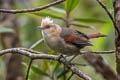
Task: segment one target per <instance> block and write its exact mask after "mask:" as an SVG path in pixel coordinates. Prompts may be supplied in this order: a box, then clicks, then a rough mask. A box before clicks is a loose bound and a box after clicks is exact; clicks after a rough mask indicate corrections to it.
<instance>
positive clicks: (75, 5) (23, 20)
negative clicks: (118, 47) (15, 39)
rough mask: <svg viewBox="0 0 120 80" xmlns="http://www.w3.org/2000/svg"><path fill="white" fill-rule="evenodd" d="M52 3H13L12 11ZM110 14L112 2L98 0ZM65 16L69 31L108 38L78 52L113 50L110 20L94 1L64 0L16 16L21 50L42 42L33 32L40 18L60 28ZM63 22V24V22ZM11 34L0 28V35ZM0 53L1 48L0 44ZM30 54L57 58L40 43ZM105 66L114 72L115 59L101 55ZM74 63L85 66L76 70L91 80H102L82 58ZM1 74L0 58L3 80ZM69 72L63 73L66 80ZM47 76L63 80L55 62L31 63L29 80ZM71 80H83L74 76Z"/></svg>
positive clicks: (25, 0) (29, 0)
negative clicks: (42, 53) (34, 51)
mask: <svg viewBox="0 0 120 80" xmlns="http://www.w3.org/2000/svg"><path fill="white" fill-rule="evenodd" d="M53 1H55V0H15V2H16V3H15V4H16V5H15V6H14V8H15V9H24V8H33V7H38V6H42V5H45V4H48V3H50V2H53ZM102 1H103V2H104V4H105V5H106V6H107V8H108V9H109V10H110V12H111V13H112V14H113V7H112V0H102ZM66 12H67V13H69V20H70V22H71V25H70V27H72V28H74V29H76V30H79V31H81V32H84V33H86V34H92V33H99V32H100V33H103V34H106V35H108V36H107V37H105V38H99V39H93V40H91V43H92V44H93V45H94V46H93V47H86V48H84V49H82V50H87V51H98V50H113V49H114V28H113V24H112V22H111V20H110V19H109V17H108V15H107V14H106V12H105V11H104V9H103V8H102V7H101V6H100V5H99V4H98V3H97V1H96V0H67V1H66V2H64V3H62V4H58V5H56V6H53V7H50V8H47V9H44V10H41V11H39V12H33V13H22V14H16V17H17V21H18V23H19V25H20V26H19V27H20V40H21V43H22V46H23V47H25V48H29V47H31V46H32V44H34V43H35V42H36V41H38V40H40V39H41V38H42V35H41V31H40V30H39V29H37V27H38V26H40V24H41V20H42V18H44V17H46V16H49V17H51V18H52V19H53V20H54V22H55V23H57V24H59V25H60V26H62V27H63V26H65V25H66V23H65V21H64V20H66V15H67V14H66ZM63 19H64V20H63ZM5 31H12V30H11V29H6V28H4V26H1V27H0V32H1V33H2V32H5ZM0 49H2V45H1V44H0ZM34 50H37V51H41V52H45V53H48V54H55V55H59V53H57V52H54V51H52V50H51V49H49V47H48V46H47V45H46V44H45V43H44V42H41V43H40V44H39V45H37V46H36V47H35V48H34ZM101 56H102V57H103V58H104V61H105V63H106V64H108V65H109V66H110V67H111V68H112V69H113V70H114V71H115V68H116V66H115V55H114V54H102V55H101ZM28 62H29V58H27V57H24V58H23V62H22V64H23V66H24V67H23V68H24V74H26V70H27V67H28ZM74 62H77V63H80V64H87V66H76V67H77V68H78V69H80V70H81V71H83V72H84V73H86V74H87V75H88V76H90V77H91V78H92V79H93V80H104V79H103V78H102V76H101V75H100V74H98V73H96V71H95V69H94V68H93V67H92V66H90V65H89V64H88V63H87V62H86V61H85V60H84V59H83V57H82V55H80V56H78V57H77V58H76V59H75V60H74ZM4 73H5V64H4V60H3V58H0V80H2V79H3V77H4ZM70 74H71V72H70V71H69V72H67V77H69V76H70ZM49 75H54V77H55V78H56V79H57V80H63V65H62V64H59V63H58V62H55V61H49V60H35V61H34V63H33V64H32V67H31V71H30V76H29V80H51V77H50V76H49ZM71 80H83V79H80V78H79V77H78V76H76V75H74V76H73V77H72V79H71Z"/></svg>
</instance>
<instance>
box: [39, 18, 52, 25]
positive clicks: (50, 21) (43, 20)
mask: <svg viewBox="0 0 120 80" xmlns="http://www.w3.org/2000/svg"><path fill="white" fill-rule="evenodd" d="M51 23H53V20H51V18H50V17H46V18H44V19H42V22H41V25H47V24H51Z"/></svg>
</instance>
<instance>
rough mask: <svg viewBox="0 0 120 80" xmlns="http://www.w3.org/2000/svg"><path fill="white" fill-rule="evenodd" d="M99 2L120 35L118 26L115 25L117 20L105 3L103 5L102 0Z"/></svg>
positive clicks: (98, 0)
mask: <svg viewBox="0 0 120 80" xmlns="http://www.w3.org/2000/svg"><path fill="white" fill-rule="evenodd" d="M97 2H98V3H99V4H100V5H101V7H102V8H103V9H104V10H105V12H106V13H107V14H108V16H109V17H110V19H111V20H112V22H113V24H114V27H115V29H116V31H117V32H118V33H119V29H118V28H117V26H116V23H115V20H114V18H113V16H112V14H111V13H110V11H109V10H108V8H107V7H106V6H105V5H104V3H102V1H101V0H97Z"/></svg>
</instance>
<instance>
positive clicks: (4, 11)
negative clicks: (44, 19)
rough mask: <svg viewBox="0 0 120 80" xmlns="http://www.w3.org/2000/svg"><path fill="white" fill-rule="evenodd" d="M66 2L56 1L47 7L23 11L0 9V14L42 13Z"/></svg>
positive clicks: (62, 0)
mask: <svg viewBox="0 0 120 80" xmlns="http://www.w3.org/2000/svg"><path fill="white" fill-rule="evenodd" d="M64 1H65V0H56V1H55V2H52V3H49V4H47V5H44V6H41V7H37V8H31V9H21V10H7V9H0V12H2V13H12V14H16V13H27V12H35V11H40V10H43V9H46V8H48V7H51V6H54V5H57V4H59V3H62V2H64Z"/></svg>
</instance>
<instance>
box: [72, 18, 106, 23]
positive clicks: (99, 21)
mask: <svg viewBox="0 0 120 80" xmlns="http://www.w3.org/2000/svg"><path fill="white" fill-rule="evenodd" d="M74 20H75V21H79V22H85V23H106V22H107V21H105V20H102V19H96V18H76V19H74Z"/></svg>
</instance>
